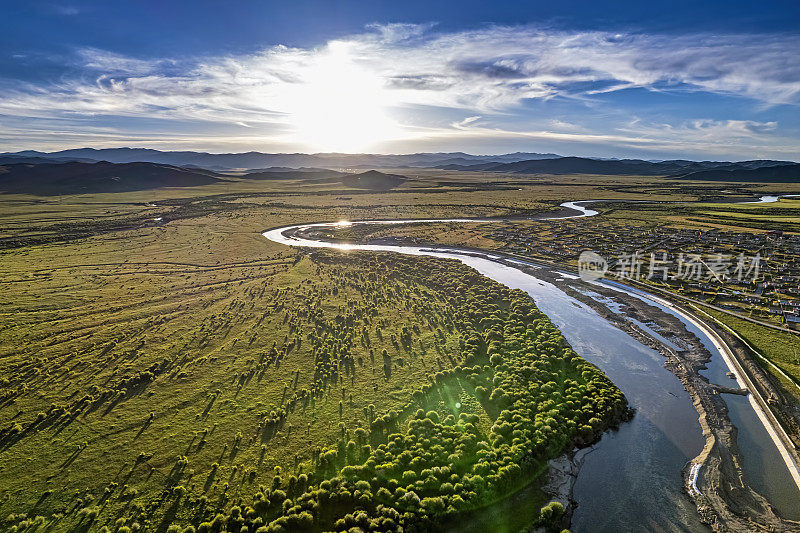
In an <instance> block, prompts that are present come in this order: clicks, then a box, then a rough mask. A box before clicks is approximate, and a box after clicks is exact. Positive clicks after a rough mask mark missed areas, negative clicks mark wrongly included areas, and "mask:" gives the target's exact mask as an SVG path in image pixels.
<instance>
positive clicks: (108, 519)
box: [0, 180, 611, 531]
mask: <svg viewBox="0 0 800 533" xmlns="http://www.w3.org/2000/svg"><path fill="white" fill-rule="evenodd" d="M475 181H476V183H477V181H478V180H475ZM478 185H480V184H478ZM525 187H528V188H529V189H527V190H528V192H527V193H525V194H519V191H517V190H516V189H517V187H515V188H514V190H513V191H512V190H510V189H509V188H508V187H506V188H503V187H488V188H487V187H484V186H476V185H475V184H474V183H464V182H463V181H462V182H459V183H445V184H440V183H435V182H430V181H421V182H413V183H410V184H407V185H404V188H402V189H400V190H397V191H394V192H392V193H380V194H378V193H373V192H370V191H366V192H365V191H363V190H341V188H335V187H312V186H310V185H307V184H303V183H291V182H290V183H287V182H278V183H264V182H257V183H249V182H248V183H243V184H240V185H236V186H225V187H224V188H223V187H221V186H218V185H215V186H208V187H200V188H197V189H193V190H187V189H169V190H157V191H145V192H135V193H124V194H103V195H83V196H70V197H46V198H44V197H30V196H20V195H7V196H5V197H2V198H0V208H2V209H4V213H5V215H4V217H3V220H2V221H1V222H0V238H1V239H2V244H3V246H2V248H3V249H0V290H2V293H3V295H4V298H3V299H2V301H0V320H2V323H3V328H2V330H0V376H2V377H1V378H0V516H2V517H3V522H2V524H3V527H4V528H12V527H16V528H20V527H21V528H23V529H24V528H25V527H28V528H30V527H33V526H35V525H37V524H42V523H43V524H45V527H46V528H47V529H50V530H54V531H62V530H64V531H66V530H75V531H85V530H100V529H101V528H102V527H103V526H108V527H110V528H111V529H112V530H119V531H125V529H120V528H129V527H130V528H132V529H136V528H137V527H145V528H148V529H152V530H154V531H165V530H166V529H167V527H168V526H170V525H171V524H172V523H173V522H176V523H179V524H182V526H181V527H183V525H191V524H195V525H198V524H200V523H201V522H203V521H204V520H211V519H212V518H214V516H215V513H217V512H220V511H222V512H226V513H230V512H233V513H234V515H235V514H236V512H237V511H235V509H238V508H239V507H237V506H238V505H242V506H244V505H246V504H247V503H248V502H252V501H253V500H252V498H253V495H254V494H256V493H259V494H262V495H263V490H264V489H263V487H264V486H266V487H272V488H273V489H275V490H277V488H276V486H275V483H276V482H275V479H274V478H275V475H276V472H279V471H280V472H286V473H287V475H286V476H285V478H284V481H283V483H284V484H285V483H286V482H287V478H288V476H289V475H291V480H289V481H288V482H290V483H294V482H295V481H293V480H296V479H299V478H297V476H301V475H306V476H307V477H306V478H304V479H306V483H311V479H315V478H314V477H313V476H314V472H315V471H316V470H318V469H319V468H320V466H319V460H320V459H319V457H320V456H319V454H320V453H321V451H322V450H324V449H327V448H330V447H333V448H334V449H335V447H336V446H337V445H339V443H341V442H342V439H343V435H345V434H346V435H347V438H348V439H350V438H355V437H353V436H354V435H358V430H359V428H361V430H362V431H367V432H368V433H369V432H370V430H371V429H373V430H374V428H372V427H371V424H372V423H374V421H375V420H376V419H378V418H380V417H382V416H388V417H389V418H388V419H387V420H389V419H391V423H392V424H400V425H399V426H394V427H395V428H396V430H397V431H400V432H404V431H410V430H411V429H410V428H412V426H413V424H412V423H411V422H412V420H413V417H412V415H413V414H414V411H415V410H416V409H417V408H419V407H423V408H424V411H434V412H435V411H437V410H438V411H439V412H440V413H441V417H442V418H443V419H444V418H446V417H447V415H448V414H456V415H460V414H464V415H465V416H466V415H469V416H473V415H474V417H475V418H474V420H473V419H471V418H468V419H467V420H470V422H468V423H469V424H473V425H474V428H475V431H477V432H478V434H479V435H483V436H481V437H480V438H485V439H487V442H489V443H491V442H494V441H493V440H489V439H490V436H491V435H492V431H493V430H492V428H493V424H494V423H495V421H496V419H497V417H498V416H499V415H500V414H501V411H502V409H499V408H497V405H499V404H497V405H495V404H494V403H491V402H490V403H488V404H487V403H486V402H488V400H487V399H486V398H483V401H480V400H478V399H477V396H476V392H475V386H476V385H475V383H481V382H483V383H484V386H485V387H486V388H487V389H488V392H487V393H486V394H487V395H488V394H491V393H492V390H493V387H494V385H493V382H492V379H491V377H492V375H493V374H494V372H495V371H494V370H490V368H491V367H490V366H486V370H484V369H482V368H481V369H480V370H477V371H476V372H477V373H475V374H474V375H472V374H470V375H468V376H467V377H469V376H472V377H470V379H469V380H466V381H464V380H458V379H457V380H456V381H452V379H454V378H448V377H447V376H448V375H449V374H448V372H450V371H452V370H453V369H458V368H462V367H463V366H464V365H465V361H466V360H467V355H468V353H473V355H474V353H475V352H474V350H475V349H476V348H475V345H474V342H476V341H475V338H474V335H473V333H472V332H473V328H474V327H479V328H480V329H479V331H480V330H481V329H483V328H484V327H486V328H490V327H491V326H492V323H491V322H490V323H489V324H488V325H481V326H474V325H469V327H466V326H465V325H463V324H461V323H460V322H459V321H457V320H455V318H454V317H456V315H457V314H458V313H459V309H458V308H457V307H456V306H455V305H454V303H453V301H452V300H450V298H451V296H448V293H447V292H446V290H445V288H443V287H438V288H437V287H431V286H430V285H429V282H428V281H427V280H426V274H428V273H429V272H430V269H427V270H425V271H419V272H415V271H413V270H411V269H409V268H405V271H406V272H407V273H408V272H411V273H413V274H414V275H413V276H408V275H407V276H405V277H403V279H400V278H401V277H400V276H396V275H392V274H391V269H389V270H387V269H386V268H384V267H383V266H381V265H380V264H375V263H370V262H369V261H368V260H366V259H359V260H355V261H354V260H353V257H352V255H350V256H348V255H346V254H345V255H338V254H320V253H316V254H314V255H313V256H309V255H307V254H306V253H304V252H302V251H298V250H294V249H290V248H287V247H284V246H281V245H277V244H274V243H271V242H269V241H267V240H266V239H264V238H263V237H262V236H261V235H260V233H261V231H263V230H265V229H267V228H270V227H275V226H279V225H284V224H288V223H293V222H300V221H314V220H337V219H353V218H384V217H387V218H388V217H396V216H404V217H408V216H420V217H432V216H435V217H439V216H454V215H458V216H464V215H473V216H488V215H499V214H509V213H521V212H531V211H543V210H547V209H552V208H553V207H554V206H556V205H557V204H558V203H560V201H563V200H564V199H567V198H568V196H567V195H571V194H573V193H574V192H575V191H574V190H573V186H572V185H567V186H565V187H564V189H563V190H562V189H559V190H558V191H557V192H556V193H554V192H552V191H551V189H550V188H549V187H544V186H534V185H525ZM448 268H450V267H448ZM452 268H455V266H454V267H452ZM472 298H473V300H474V302H476V305H477V304H481V305H483V304H482V303H481V302H480V296H479V295H478V294H477V293H476V294H475V295H474V296H473V297H472ZM477 309H478V311H476V313H478V315H477V316H476V317H475V318H471V319H470V320H476V321H477V322H476V324H477V323H479V322H480V319H481V316H480V313H483V312H484V311H480V306H478V308H477ZM507 312H509V311H502V313H507ZM502 316H505V315H502ZM503 320H506V319H503ZM470 324H472V322H470ZM465 328H466V329H465ZM487 331H488V330H487ZM469 335H472V337H469ZM470 339H472V343H473V344H470V342H469V341H470ZM479 339H480V342H479V344H480V343H483V342H484V340H483V339H482V337H479ZM465 342H466V345H468V346H471V348H470V350H472V351H465ZM498 346H499V345H498ZM483 349H484V350H485V349H486V348H485V347H484V348H483ZM531 353H532V354H533V355H535V352H531ZM325 354H327V355H325ZM483 357H485V358H486V359H485V360H483V363H484V364H486V365H488V364H489V362H488V356H487V355H485V352H484V356H483ZM474 362H475V361H474V360H473V361H472V363H474ZM570 364H573V363H570ZM475 368H478V367H475ZM576 368H578V367H576ZM486 372H488V374H487V373H486ZM559 372H562V370H559ZM564 372H566V373H564V374H563V375H562V374H559V376H560V377H557V378H555V377H553V379H557V380H558V381H560V382H561V381H566V382H567V383H570V381H569V380H573V381H574V382H575V383H578V382H582V380H583V379H584V378H582V377H581V373H580V370H577V373H575V372H576V371H575V370H574V369H572V370H570V369H569V368H566V369H564ZM481 376H483V377H481ZM476 379H477V380H478V381H475V380H476ZM486 379H488V382H486ZM548 379H549V378H548ZM576 379H577V381H575V380H576ZM587 379H591V376H590V377H589V378H587ZM440 382H441V385H439V383H440ZM432 383H433V384H437V385H436V387H435V388H434V389H431V390H429V388H430V384H432ZM426 386H427V387H428V388H425V387H426ZM560 386H562V387H564V389H563V390H564V393H565V394H566V393H567V392H569V391H570V390H571V389H570V388H569V387H571V385H567V386H564V385H563V383H562V384H561V385H560ZM421 387H422V388H421ZM423 389H424V391H423V393H422V394H421V396H420V391H421V390H423ZM414 393H417V396H413V395H414ZM584 395H586V393H585V392H584ZM498 397H499V398H500V399H499V400H497V402H502V401H505V400H503V398H506V397H507V396H503V395H500V396H498ZM586 397H587V398H591V395H586ZM576 400H577V398H576ZM492 401H493V402H494V400H492ZM455 403H457V404H459V408H458V411H456V412H453V411H452V409H453V408H452V406H453V405H455ZM484 404H485V405H484ZM492 405H494V407H492ZM448 406H449V407H448ZM487 406H488V407H487ZM588 412H589V411H587V413H588ZM603 412H604V411H603V409H600V410H599V411H598V413H603ZM550 416H557V417H560V416H565V415H562V414H558V415H556V414H553V415H550ZM575 416H577V415H575ZM581 416H583V415H581ZM587 416H588V415H587ZM601 416H605V415H601ZM409 417H411V418H409ZM579 420H583V424H585V423H586V420H584V419H583V418H579ZM592 420H593V421H594V420H597V421H596V422H593V424H596V426H594V428H593V429H591V428H590V429H589V430H583V433H581V434H582V435H584V437H582V438H588V437H587V436H586V435H587V434H586V431H589V434H590V435H591V434H593V431H595V430H598V429H602V427H604V425H605V424H607V423H610V420H611V419H610V418H609V419H608V421H606V422H601V421H600V420H599V419H595V418H592ZM406 421H407V422H406ZM403 424H411V425H403ZM537 424H538V425H537V426H536V427H537V431H539V429H538V428H541V427H544V425H545V424H543V422H541V421H539V422H537ZM504 427H505V426H504ZM580 428H581V426H580V424H578V425H575V426H574V429H572V430H570V431H574V432H575V435H577V434H578V432H579V430H580ZM537 434H538V433H537ZM359 438H360V437H359ZM381 438H383V439H385V438H386V435H383V437H379V436H378V435H377V434H375V439H377V440H374V441H373V445H378V444H380V439H381ZM541 438H545V437H541ZM547 438H553V439H555V438H556V436H555V435H553V436H552V437H547ZM564 438H567V439H569V438H577V437H569V436H567V437H564ZM561 439H562V437H561V436H558V440H555V441H553V442H557V443H559V444H556V445H555V448H553V449H550V448H547V452H546V453H547V456H549V455H552V454H554V453H557V452H558V451H559V450H560V447H561V446H563V445H564V443H565V442H566V441H562V440H561ZM344 442H345V444H347V440H345V441H344ZM543 450H544V448H543ZM504 453H506V452H504ZM542 453H544V451H543V452H542ZM364 457H366V456H364ZM347 464H350V463H347ZM541 464H542V463H537V465H538V466H535V467H534V466H532V467H531V470H530V472H534V471H536V472H538V471H541ZM341 466H343V465H338V466H335V467H334V470H336V469H338V468H340V467H341ZM465 468H466V467H465ZM470 468H472V467H471V466H470ZM530 472H528V474H530ZM333 474H335V471H334V472H333ZM333 474H326V475H328V476H330V475H333ZM320 475H321V474H317V478H316V482H319V481H320V480H322V479H324V476H323V477H320ZM466 475H467V476H469V473H467V474H466ZM514 479H515V480H514V481H513V483H516V484H519V483H520V481H519V480H516V478H514ZM526 482H527V481H526ZM277 483H278V486H279V487H280V486H283V488H284V490H289V489H288V488H287V486H285V485H281V483H282V482H281V481H278V482H277ZM509 483H511V481H509ZM297 486H298V487H299V485H297ZM489 487H490V488H491V487H493V486H492V485H491V483H490V484H489ZM418 490H419V491H420V493H422V490H423V489H418ZM473 490H478V489H477V488H474V489H473ZM487 490H488V489H487ZM491 490H492V491H494V492H491V494H494V496H492V497H498V496H499V495H500V494H502V492H503V491H502V490H500V489H499V488H496V487H495V488H492V489H491ZM505 490H508V488H506V489H505ZM176 494H178V495H179V496H178V500H180V502H184V501H185V503H180V504H179V505H176V504H175V503H173V501H172V500H171V498H173V497H174V496H175V495H176ZM272 494H273V500H274V499H275V496H274V494H277V493H276V492H273V493H272ZM479 494H481V498H485V497H486V498H488V497H489V496H483V495H482V494H483V493H482V492H480V491H479ZM487 494H488V493H487ZM298 495H299V494H298ZM184 496H185V500H183V499H181V498H183V497H184ZM476 498H477V496H476ZM168 500H169V501H168ZM287 501H288V500H287ZM477 501H478V500H476V502H477ZM481 501H484V500H481ZM542 503H545V502H542ZM470 505H477V503H473V504H470ZM231 509H233V511H231ZM281 509H282V508H280V507H279V508H270V509H269V510H268V511H264V512H265V513H266V514H264V515H263V517H261V518H260V520H261V523H262V524H263V523H265V519H266V518H269V517H270V516H271V517H272V518H273V519H274V518H276V517H280V516H282V513H283V511H282V510H281ZM290 516H293V515H291V513H290ZM37 517H38V518H37ZM250 518H253V517H250ZM227 519H228V520H234V521H235V520H237V518H236V517H235V516H233V515H230V516H228V518H227ZM248 520H249V519H248ZM409 520H410V519H409ZM248 523H249V524H251V525H252V524H253V523H258V522H254V521H251V522H248ZM331 525H332V522H331ZM215 527H216V526H215ZM201 529H202V528H201ZM312 529H313V528H312ZM237 531H238V530H237Z"/></svg>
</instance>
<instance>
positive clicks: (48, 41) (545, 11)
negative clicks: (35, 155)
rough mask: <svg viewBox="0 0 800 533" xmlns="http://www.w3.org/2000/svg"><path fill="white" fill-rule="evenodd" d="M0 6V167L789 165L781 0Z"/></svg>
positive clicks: (789, 55) (142, 0) (796, 117)
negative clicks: (137, 152) (45, 159)
mask: <svg viewBox="0 0 800 533" xmlns="http://www.w3.org/2000/svg"><path fill="white" fill-rule="evenodd" d="M0 8H2V12H3V16H2V17H0V151H8V152H11V151H17V150H26V149H35V150H43V151H56V150H61V149H67V148H78V147H94V148H110V147H121V146H132V147H147V148H156V149H161V150H198V151H208V152H243V151H250V150H254V151H261V152H331V151H337V152H373V153H411V152H454V151H463V152H468V153H474V154H497V153H508V152H516V151H524V152H548V153H550V152H552V153H558V154H562V155H577V156H594V157H637V158H646V159H666V158H687V159H715V160H720V159H728V160H744V159H767V158H768V159H786V160H800V154H799V152H800V2H796V1H793V2H789V1H785V2H784V1H766V2H764V1H762V2H736V1H733V0H727V1H716V0H711V1H704V2H698V1H697V0H694V1H691V2H689V1H683V0H677V1H662V0H650V1H646V2H643V1H641V0H638V1H630V0H619V1H614V2H600V1H592V2H585V1H577V0H559V1H557V2H554V1H552V0H548V1H538V0H528V1H525V2H507V1H503V0H493V1H492V2H485V1H481V2H478V1H472V0H467V1H459V2H441V1H436V0H427V1H419V2H417V1H406V2H376V1H374V0H373V1H371V2H345V1H329V2H319V1H313V2H312V1H305V0H300V1H293V2H289V1H282V2H257V1H238V0H231V1H228V2H210V1H204V0H195V1H192V2H179V1H168V0H161V1H151V0H139V1H131V2H129V1H121V0H115V1H114V2H108V1H94V2H88V1H52V2H51V1H47V2H44V1H38V0H30V1H8V0H0Z"/></svg>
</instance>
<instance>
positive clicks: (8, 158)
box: [0, 155, 95, 165]
mask: <svg viewBox="0 0 800 533" xmlns="http://www.w3.org/2000/svg"><path fill="white" fill-rule="evenodd" d="M70 161H82V162H84V163H94V162H95V161H94V160H92V159H74V158H69V157H52V158H51V157H38V156H25V155H0V165H16V164H20V163H28V164H32V165H38V164H40V163H67V162H70Z"/></svg>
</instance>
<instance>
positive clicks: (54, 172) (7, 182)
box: [0, 161, 224, 196]
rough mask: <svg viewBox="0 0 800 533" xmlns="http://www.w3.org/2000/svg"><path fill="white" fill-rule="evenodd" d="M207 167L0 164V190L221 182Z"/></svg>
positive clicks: (75, 190) (50, 191)
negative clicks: (198, 168) (204, 168)
mask: <svg viewBox="0 0 800 533" xmlns="http://www.w3.org/2000/svg"><path fill="white" fill-rule="evenodd" d="M220 178H221V176H220V175H219V174H216V173H214V172H210V171H207V170H192V169H186V168H180V167H175V166H171V165H159V164H154V163H124V164H116V163H109V162H108V161H100V162H97V163H80V162H69V163H44V164H28V163H16V164H10V165H3V166H0V191H2V192H5V193H28V194H37V195H44V196H47V195H56V194H82V193H101V192H129V191H140V190H147V189H157V188H161V187H194V186H198V185H209V184H212V183H217V182H222V181H224V180H223V179H220Z"/></svg>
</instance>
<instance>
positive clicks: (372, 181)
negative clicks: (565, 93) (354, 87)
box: [0, 148, 800, 195]
mask: <svg viewBox="0 0 800 533" xmlns="http://www.w3.org/2000/svg"><path fill="white" fill-rule="evenodd" d="M89 155H91V156H95V157H101V156H111V159H116V160H117V161H106V160H103V161H95V160H94V159H93V158H92V157H87V156H89ZM531 155H532V154H524V153H516V154H504V155H499V156H472V155H469V154H460V153H458V154H441V153H433V154H431V153H426V154H408V155H376V154H262V153H258V152H252V153H248V154H205V153H199V152H159V151H157V150H140V149H128V148H121V149H109V150H93V149H81V150H66V151H62V152H54V153H43V152H30V151H28V152H17V153H14V154H0V191H1V192H7V193H8V192H17V193H31V194H40V195H53V194H80V193H97V192H126V191H137V190H147V189H155V188H160V187H194V186H199V185H209V184H213V183H220V182H225V181H226V180H230V179H253V180H282V179H295V180H302V181H303V182H314V183H319V184H322V183H340V184H342V185H344V186H346V187H350V188H359V189H372V190H376V191H380V190H389V189H392V188H394V187H397V186H398V185H400V184H402V183H403V182H404V181H405V180H406V176H402V175H400V174H387V173H383V172H378V171H375V170H370V171H367V172H363V173H360V174H358V173H355V172H353V170H355V169H357V168H361V166H360V165H362V164H367V163H366V162H367V161H371V162H373V163H375V166H376V167H378V168H387V167H389V168H392V167H393V168H398V165H399V163H401V162H403V163H406V166H407V167H408V168H419V167H427V168H436V169H444V170H451V171H459V172H492V173H498V174H528V175H559V174H590V175H591V174H595V175H637V176H666V177H671V178H676V179H685V180H703V181H729V182H753V183H800V164H798V163H794V162H791V161H773V160H749V161H738V162H728V161H689V160H667V161H644V160H641V159H591V158H584V157H558V156H555V157H550V156H552V155H553V154H533V155H535V156H537V157H545V156H546V158H540V159H524V160H516V159H517V158H519V157H529V156H531ZM137 157H139V158H147V157H149V158H151V159H156V160H159V161H148V160H143V161H127V159H131V158H137ZM217 157H219V158H222V159H215V158H217ZM489 157H492V158H495V159H499V160H500V161H495V160H493V161H486V160H485V159H486V158H489ZM237 158H238V159H237ZM165 159H166V160H174V161H183V162H184V163H183V164H173V163H164V162H161V161H162V160H165ZM476 160H477V161H479V162H477V163H476V162H475V161H476ZM503 160H506V161H505V162H503ZM186 161H194V162H192V163H187V162H186ZM198 161H201V162H202V161H206V162H207V163H214V162H216V163H225V164H233V163H234V162H235V163H236V164H245V163H249V164H255V163H261V164H262V165H261V166H256V167H251V168H254V169H255V170H250V171H240V170H237V171H235V172H234V171H231V170H227V171H223V170H217V167H220V166H221V167H224V165H222V164H219V165H210V166H209V167H203V166H200V165H198V164H197V162H198ZM265 161H271V162H275V161H282V162H283V164H282V165H280V166H276V165H272V166H267V167H264V166H263V163H264V162H265ZM325 161H327V162H328V163H336V165H331V166H333V167H334V168H339V169H348V170H350V172H342V171H341V170H331V169H328V168H324V167H320V166H308V165H307V163H314V164H315V165H316V164H319V163H321V162H325ZM453 161H458V162H453ZM464 162H467V163H469V164H464ZM301 163H303V164H301ZM442 163H445V164H442ZM292 164H297V165H299V168H292V167H291V165H292ZM412 165H413V166H412ZM212 167H213V168H212Z"/></svg>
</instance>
